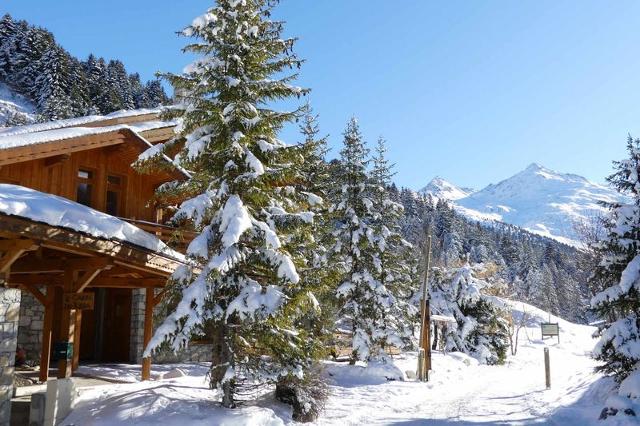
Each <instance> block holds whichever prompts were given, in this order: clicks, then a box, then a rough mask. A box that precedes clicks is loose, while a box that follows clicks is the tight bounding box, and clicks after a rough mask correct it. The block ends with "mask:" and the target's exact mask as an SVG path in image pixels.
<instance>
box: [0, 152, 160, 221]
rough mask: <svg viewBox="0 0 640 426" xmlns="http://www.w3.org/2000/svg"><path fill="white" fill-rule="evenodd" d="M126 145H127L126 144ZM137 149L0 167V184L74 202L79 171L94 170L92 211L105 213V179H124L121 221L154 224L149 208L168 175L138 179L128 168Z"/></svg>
mask: <svg viewBox="0 0 640 426" xmlns="http://www.w3.org/2000/svg"><path fill="white" fill-rule="evenodd" d="M127 142H129V143H127ZM139 153H140V151H139V148H137V145H136V144H135V143H131V141H125V143H123V144H120V145H116V146H110V147H105V148H98V149H92V150H88V151H81V152H75V153H72V154H69V155H66V156H60V155H58V156H52V157H49V158H43V159H38V160H32V161H25V162H21V163H15V164H9V165H5V166H2V167H0V183H11V184H16V185H21V186H26V187H28V188H33V189H36V190H38V191H41V192H46V193H49V194H55V195H59V196H62V197H64V198H67V199H70V200H73V201H75V200H76V191H77V183H78V181H77V174H78V170H79V169H88V170H93V171H94V173H95V176H94V188H93V191H94V195H93V205H92V207H93V208H94V209H96V210H100V211H105V209H106V191H107V175H108V174H113V175H118V176H122V177H125V181H124V187H125V191H124V192H125V197H124V206H123V211H124V214H123V216H124V217H127V218H131V219H139V220H147V221H150V222H155V221H156V214H155V208H154V206H149V205H148V203H149V200H150V199H151V198H152V197H153V194H154V190H155V188H156V187H157V186H158V185H160V184H161V183H162V182H166V181H168V180H170V178H169V177H168V176H167V175H140V174H138V173H137V172H135V170H133V169H132V168H131V163H132V162H133V161H135V159H136V158H137V156H138V154H139Z"/></svg>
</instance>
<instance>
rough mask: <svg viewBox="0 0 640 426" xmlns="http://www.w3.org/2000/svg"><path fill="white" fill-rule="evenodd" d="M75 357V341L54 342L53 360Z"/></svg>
mask: <svg viewBox="0 0 640 426" xmlns="http://www.w3.org/2000/svg"><path fill="white" fill-rule="evenodd" d="M72 357H73V343H71V342H55V343H54V344H53V354H52V357H51V358H52V359H53V361H63V360H67V361H68V360H70V359H71V358H72Z"/></svg>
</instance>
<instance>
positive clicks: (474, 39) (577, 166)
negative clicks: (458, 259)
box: [0, 0, 640, 189]
mask: <svg viewBox="0 0 640 426" xmlns="http://www.w3.org/2000/svg"><path fill="white" fill-rule="evenodd" d="M2 4H3V6H2V7H0V12H9V13H11V14H12V15H13V16H14V17H16V18H20V19H27V20H28V21H30V22H31V23H33V24H36V25H40V26H44V27H46V28H48V29H50V30H51V31H52V32H53V33H54V34H55V36H56V38H57V40H58V42H59V43H60V44H62V45H63V46H64V47H65V48H66V49H68V50H69V51H71V53H73V54H74V55H76V56H79V57H86V56H87V55H88V54H89V53H90V52H93V53H95V54H96V55H99V56H104V57H106V58H119V59H121V60H123V61H124V63H125V64H126V66H127V68H128V69H129V70H130V71H138V72H140V74H141V75H142V76H143V77H145V78H150V77H152V75H153V73H154V72H155V71H158V70H163V71H180V70H181V69H182V67H183V66H184V65H185V64H186V63H188V62H189V58H187V57H186V56H185V55H183V54H182V53H181V52H180V48H181V47H182V46H183V45H184V43H185V41H186V40H185V39H182V38H179V37H177V36H176V35H175V31H177V30H179V29H180V28H182V27H183V26H184V25H186V24H188V23H189V22H191V20H192V19H193V18H194V17H195V16H196V15H199V14H201V13H202V12H203V11H204V10H205V9H206V8H207V7H209V6H210V5H211V4H213V2H212V1H201V0H197V1H195V0H194V1H179V0H173V1H167V0H128V1H124V0H109V1H86V0H74V1H70V0H56V1H55V2H54V1H49V0H3V2H2ZM277 17H278V18H283V19H285V20H286V21H288V25H287V27H286V29H287V34H288V35H295V36H298V37H300V42H299V44H298V46H297V49H296V50H297V52H298V53H299V55H300V56H302V57H304V58H306V59H307V63H306V65H305V66H304V67H303V69H302V71H301V79H300V84H301V85H304V86H308V87H311V88H312V89H313V92H312V94H311V100H312V103H313V105H314V107H315V109H316V112H318V113H319V114H320V116H321V117H320V119H321V122H320V124H321V127H322V130H323V131H324V132H326V133H329V134H330V137H331V145H332V146H333V147H335V149H334V153H335V152H337V150H338V149H339V144H340V140H341V133H342V130H343V128H344V125H345V123H346V121H347V119H348V118H349V117H350V116H352V115H355V116H357V117H358V118H359V120H360V124H361V126H362V130H363V132H364V134H365V136H366V138H367V140H368V142H369V143H370V145H371V146H373V143H374V142H375V140H376V139H377V137H378V136H379V135H383V136H384V137H385V138H386V139H387V140H388V142H389V151H390V153H389V155H390V157H391V159H392V160H393V161H394V162H395V163H396V168H397V175H396V182H397V183H398V184H400V185H403V186H408V187H411V188H415V189H417V188H419V187H421V186H423V185H424V184H426V183H427V181H428V180H429V179H430V178H431V177H433V176H434V175H441V176H443V177H445V178H447V179H449V180H451V181H452V182H454V183H457V184H459V185H463V186H472V187H475V188H481V187H483V186H485V185H487V184H489V183H491V182H497V181H499V180H501V179H503V178H506V177H508V176H510V175H511V174H513V173H515V172H517V171H519V170H521V169H523V168H524V167H526V166H527V165H528V164H529V163H531V162H538V163H540V164H543V165H545V166H547V167H549V168H552V169H556V170H558V171H564V172H572V173H578V174H581V175H583V176H586V177H588V178H589V179H592V180H595V181H603V178H604V176H606V175H608V174H609V173H610V171H611V160H614V159H620V158H622V157H623V156H624V154H625V153H624V146H625V138H626V135H627V133H631V134H635V135H637V136H638V137H640V114H639V113H640V96H638V95H639V91H640V77H639V75H640V73H639V70H640V64H639V62H640V55H639V54H638V49H639V48H640V31H638V29H637V23H638V18H640V2H635V1H618V0H617V1H608V2H604V1H590V0H579V1H578V0H575V1H558V0H548V1H547V0H523V1H506V0H504V1H490V0H485V1H472V0H467V1H462V0H442V1H438V2H435V1H427V0H394V1H390V0H384V1H383V0H282V4H281V6H280V7H279V8H278V9H277ZM284 136H285V138H288V139H289V140H291V137H294V136H295V135H294V134H293V133H292V132H286V134H285V135H284Z"/></svg>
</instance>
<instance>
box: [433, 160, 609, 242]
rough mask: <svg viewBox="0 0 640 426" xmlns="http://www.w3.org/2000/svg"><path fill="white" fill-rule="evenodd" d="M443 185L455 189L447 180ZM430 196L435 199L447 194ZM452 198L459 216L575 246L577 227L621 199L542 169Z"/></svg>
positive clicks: (578, 179) (593, 185) (599, 187)
mask: <svg viewBox="0 0 640 426" xmlns="http://www.w3.org/2000/svg"><path fill="white" fill-rule="evenodd" d="M441 185H443V186H450V187H453V188H457V187H456V186H455V185H453V184H451V183H449V182H446V181H444V183H442V184H441ZM429 193H432V194H433V196H434V197H439V196H442V195H443V194H444V195H446V194H447V193H446V192H445V193H443V192H440V193H436V192H432V191H429ZM448 193H449V194H453V195H454V197H447V199H448V200H450V201H452V202H453V204H454V205H455V207H456V209H457V211H459V212H460V213H462V214H464V215H465V216H467V217H469V218H471V219H474V220H480V221H484V222H491V221H498V222H504V223H508V224H512V225H516V226H519V227H521V228H523V229H526V230H528V231H530V232H533V233H536V234H538V235H542V236H546V237H550V238H553V239H556V240H558V241H561V242H563V243H565V244H570V245H575V246H579V244H580V242H579V236H578V235H577V233H576V230H575V224H576V223H577V222H580V221H583V220H586V219H589V218H590V217H592V216H597V215H601V214H602V213H603V212H604V211H605V209H604V208H603V207H602V206H601V205H600V204H599V202H601V201H605V202H614V201H619V200H621V197H620V195H619V194H618V193H617V192H615V191H613V190H612V189H610V188H607V187H605V186H603V185H599V184H596V183H593V182H590V181H589V180H587V179H585V178H584V177H582V176H578V175H575V174H570V173H559V172H556V171H553V170H550V169H548V168H546V167H543V166H541V165H538V164H531V165H530V166H529V167H527V168H526V169H525V170H523V171H521V172H519V173H517V174H515V175H513V176H511V177H509V178H507V179H505V180H503V181H501V182H499V183H497V184H491V185H489V186H487V187H486V188H483V189H481V190H479V191H476V192H473V193H470V194H468V195H466V196H458V195H459V194H457V193H456V192H455V191H449V192H448Z"/></svg>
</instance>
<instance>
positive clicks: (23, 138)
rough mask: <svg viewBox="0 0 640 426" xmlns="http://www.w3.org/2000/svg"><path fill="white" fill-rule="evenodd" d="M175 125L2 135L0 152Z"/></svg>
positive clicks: (161, 123) (158, 123) (151, 123)
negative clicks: (118, 132)
mask: <svg viewBox="0 0 640 426" xmlns="http://www.w3.org/2000/svg"><path fill="white" fill-rule="evenodd" d="M175 125H176V122H175V121H149V122H142V123H135V124H115V125H112V126H105V127H64V128H58V129H52V130H45V131H41V132H34V133H23V134H15V135H6V136H5V135H2V134H1V133H0V150H3V149H12V148H19V147H23V146H29V145H38V144H42V143H47V142H55V141H61V140H66V139H72V138H78V137H82V136H91V135H99V134H103V133H109V132H115V131H118V130H125V129H126V130H131V131H133V132H134V133H137V132H144V131H148V130H153V129H160V128H163V127H171V126H175Z"/></svg>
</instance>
